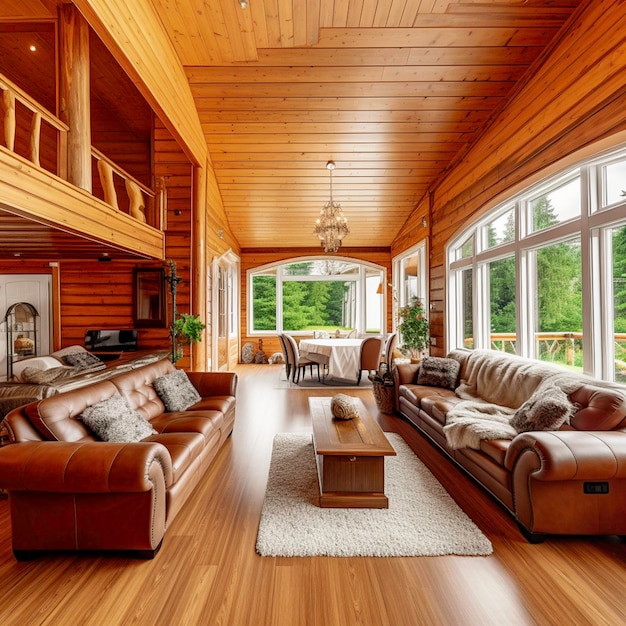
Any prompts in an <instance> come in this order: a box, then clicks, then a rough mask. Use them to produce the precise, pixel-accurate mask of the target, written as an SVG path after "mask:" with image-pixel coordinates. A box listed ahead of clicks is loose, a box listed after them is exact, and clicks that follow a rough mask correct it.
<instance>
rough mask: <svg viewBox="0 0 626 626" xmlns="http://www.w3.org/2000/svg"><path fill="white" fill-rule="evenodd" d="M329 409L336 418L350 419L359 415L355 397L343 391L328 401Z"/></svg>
mask: <svg viewBox="0 0 626 626" xmlns="http://www.w3.org/2000/svg"><path fill="white" fill-rule="evenodd" d="M330 411H331V413H332V414H333V417H334V418H335V419H338V420H351V419H353V418H355V417H358V416H359V409H358V407H357V403H356V400H355V398H353V397H352V396H349V395H347V394H345V393H338V394H337V395H336V396H334V397H333V399H332V400H331V401H330Z"/></svg>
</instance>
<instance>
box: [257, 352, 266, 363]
mask: <svg viewBox="0 0 626 626" xmlns="http://www.w3.org/2000/svg"><path fill="white" fill-rule="evenodd" d="M254 362H255V363H259V364H266V363H267V362H268V361H267V355H266V354H265V352H263V350H259V351H258V352H257V353H256V354H255V355H254Z"/></svg>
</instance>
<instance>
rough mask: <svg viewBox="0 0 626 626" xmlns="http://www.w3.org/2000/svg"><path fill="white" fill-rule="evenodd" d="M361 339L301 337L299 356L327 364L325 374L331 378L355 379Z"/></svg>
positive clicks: (359, 360) (359, 361)
mask: <svg viewBox="0 0 626 626" xmlns="http://www.w3.org/2000/svg"><path fill="white" fill-rule="evenodd" d="M362 343H363V339H354V338H350V339H348V338H345V339H344V338H336V337H331V338H329V339H302V340H301V341H300V345H299V350H300V356H302V357H306V358H307V359H309V360H311V361H315V362H316V363H319V364H320V365H325V366H327V368H328V369H327V375H328V376H330V377H332V378H340V379H344V380H353V379H354V380H356V378H357V376H358V372H359V366H360V364H361V344H362Z"/></svg>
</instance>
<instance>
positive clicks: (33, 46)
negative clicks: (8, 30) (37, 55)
mask: <svg viewBox="0 0 626 626" xmlns="http://www.w3.org/2000/svg"><path fill="white" fill-rule="evenodd" d="M28 49H29V50H30V51H31V52H35V51H36V50H37V46H36V45H35V44H34V43H31V44H30V46H28Z"/></svg>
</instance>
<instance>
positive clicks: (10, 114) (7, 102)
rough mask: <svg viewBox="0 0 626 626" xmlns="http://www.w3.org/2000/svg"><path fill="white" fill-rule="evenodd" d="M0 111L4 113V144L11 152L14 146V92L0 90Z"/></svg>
mask: <svg viewBox="0 0 626 626" xmlns="http://www.w3.org/2000/svg"><path fill="white" fill-rule="evenodd" d="M2 111H3V113H4V116H3V117H4V145H5V146H6V148H7V150H10V151H11V152H13V151H14V148H15V94H14V93H13V92H12V91H9V90H8V89H5V90H4V91H3V92H2Z"/></svg>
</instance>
